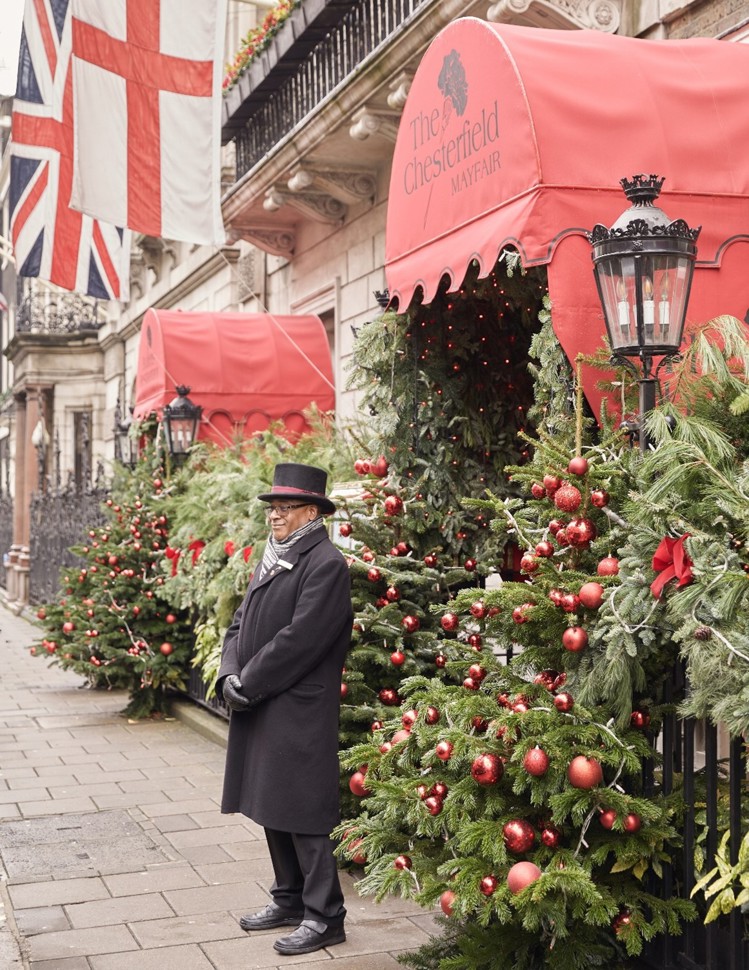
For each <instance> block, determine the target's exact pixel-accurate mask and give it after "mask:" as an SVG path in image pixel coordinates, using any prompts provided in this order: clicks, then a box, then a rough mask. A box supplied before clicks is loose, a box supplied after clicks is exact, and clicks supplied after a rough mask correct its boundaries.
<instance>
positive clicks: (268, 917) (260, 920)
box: [239, 903, 304, 930]
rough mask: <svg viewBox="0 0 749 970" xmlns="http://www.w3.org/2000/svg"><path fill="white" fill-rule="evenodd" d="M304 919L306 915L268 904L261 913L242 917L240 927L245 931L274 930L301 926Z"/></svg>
mask: <svg viewBox="0 0 749 970" xmlns="http://www.w3.org/2000/svg"><path fill="white" fill-rule="evenodd" d="M303 919H304V913H294V912H292V911H291V910H289V909H282V908H281V907H280V906H278V905H277V904H276V903H268V905H267V906H265V907H264V908H263V909H261V910H260V911H259V912H257V913H252V915H250V916H242V917H241V918H240V920H239V925H240V926H241V927H242V929H243V930H272V929H275V928H276V927H277V926H299V924H300V923H301V922H302V920H303Z"/></svg>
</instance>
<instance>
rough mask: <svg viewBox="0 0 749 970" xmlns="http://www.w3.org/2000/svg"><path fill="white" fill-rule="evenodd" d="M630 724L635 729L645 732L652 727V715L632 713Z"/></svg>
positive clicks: (643, 712) (645, 712) (638, 712)
mask: <svg viewBox="0 0 749 970" xmlns="http://www.w3.org/2000/svg"><path fill="white" fill-rule="evenodd" d="M629 723H630V724H631V725H632V727H633V728H637V729H639V730H643V729H644V728H646V727H649V726H650V714H649V713H648V712H647V711H644V710H643V711H632V713H631V714H630V716H629Z"/></svg>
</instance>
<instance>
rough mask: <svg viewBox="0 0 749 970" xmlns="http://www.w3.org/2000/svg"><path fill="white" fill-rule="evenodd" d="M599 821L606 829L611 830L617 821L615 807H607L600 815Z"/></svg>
mask: <svg viewBox="0 0 749 970" xmlns="http://www.w3.org/2000/svg"><path fill="white" fill-rule="evenodd" d="M598 821H599V822H600V823H601V825H602V826H603V827H604V828H605V829H608V830H609V831H611V829H612V828H613V827H614V822H615V821H616V812H615V811H614V809H613V808H606V809H604V810H603V811H602V812H601V814H600V815H599V816H598Z"/></svg>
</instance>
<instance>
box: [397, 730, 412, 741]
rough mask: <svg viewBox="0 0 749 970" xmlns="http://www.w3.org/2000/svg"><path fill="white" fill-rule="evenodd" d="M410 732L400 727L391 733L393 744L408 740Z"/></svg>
mask: <svg viewBox="0 0 749 970" xmlns="http://www.w3.org/2000/svg"><path fill="white" fill-rule="evenodd" d="M410 735H411V732H410V731H409V730H408V729H407V728H401V729H400V731H396V732H395V734H394V735H393V744H400V743H401V741H408V739H409V737H410Z"/></svg>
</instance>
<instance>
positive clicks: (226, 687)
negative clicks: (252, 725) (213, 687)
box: [221, 674, 250, 711]
mask: <svg viewBox="0 0 749 970" xmlns="http://www.w3.org/2000/svg"><path fill="white" fill-rule="evenodd" d="M221 693H222V694H223V695H224V704H226V706H227V707H228V708H229V710H230V711H247V710H249V708H250V702H249V701H248V700H247V698H246V697H245V696H244V694H243V693H242V681H241V680H240V679H239V677H237V675H236V674H229V676H228V677H226V678H224V682H223V684H222V685H221Z"/></svg>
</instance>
